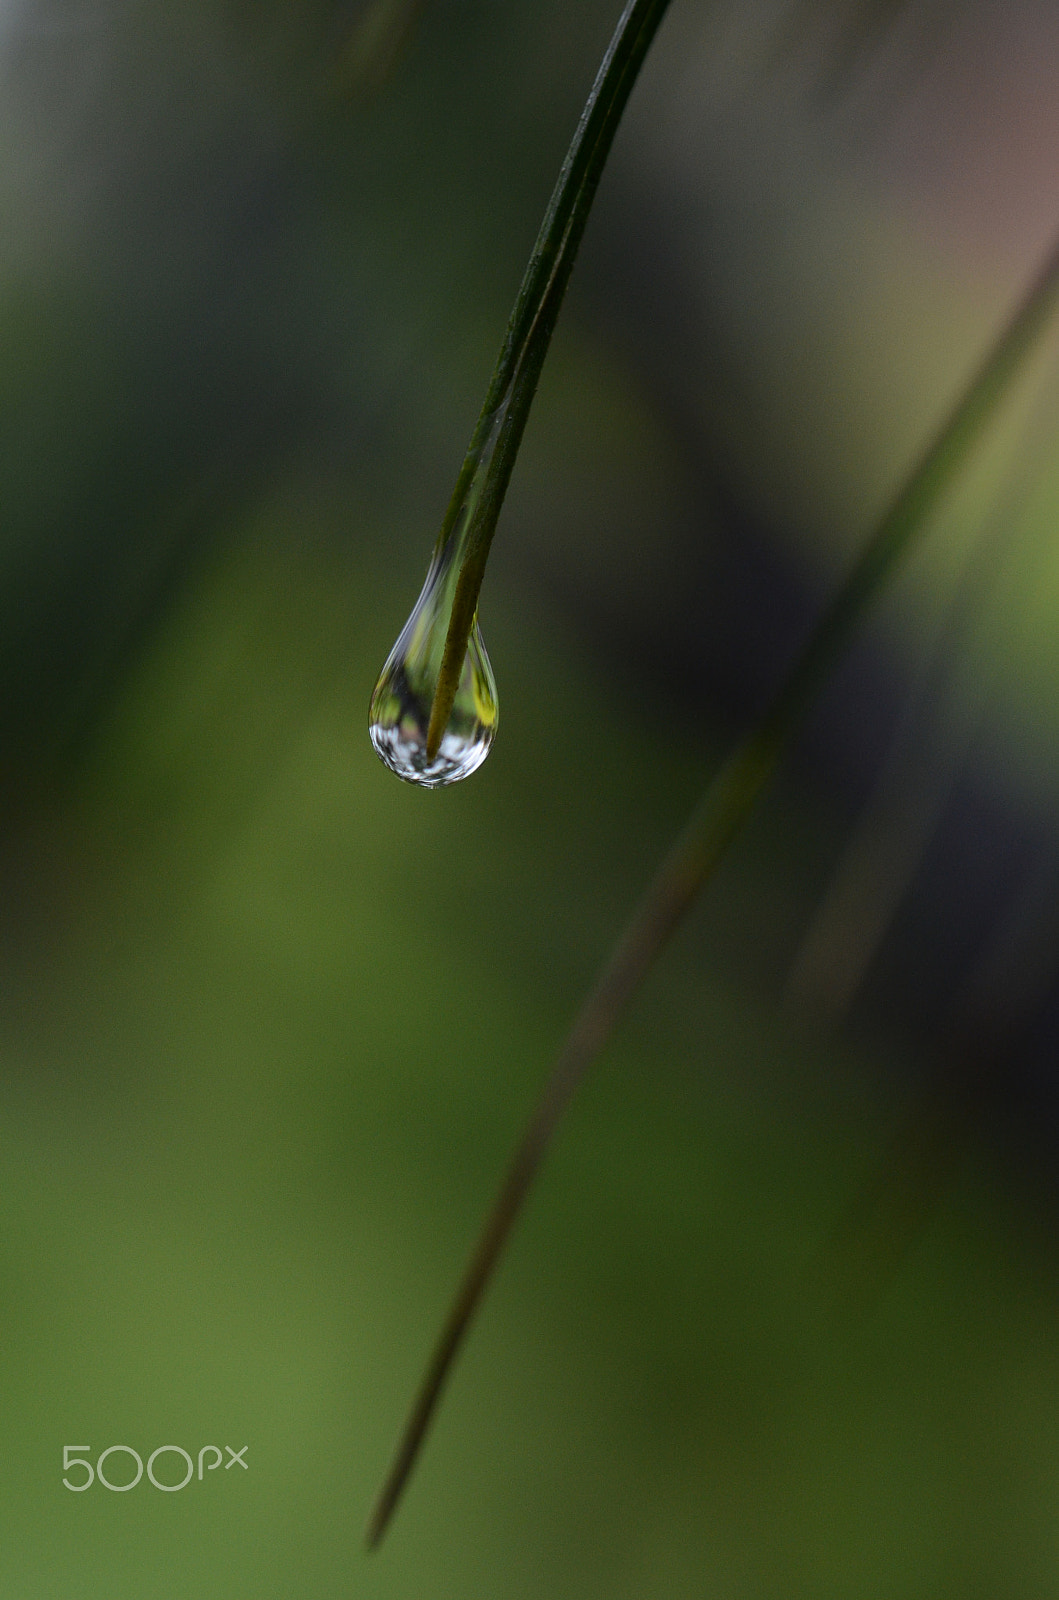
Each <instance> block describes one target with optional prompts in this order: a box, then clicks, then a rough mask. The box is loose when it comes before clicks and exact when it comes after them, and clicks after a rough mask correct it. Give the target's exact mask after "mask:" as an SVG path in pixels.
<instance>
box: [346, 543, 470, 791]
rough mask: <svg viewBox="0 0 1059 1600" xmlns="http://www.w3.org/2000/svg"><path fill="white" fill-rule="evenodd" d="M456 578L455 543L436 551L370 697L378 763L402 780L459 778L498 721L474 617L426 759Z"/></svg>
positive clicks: (429, 782)
mask: <svg viewBox="0 0 1059 1600" xmlns="http://www.w3.org/2000/svg"><path fill="white" fill-rule="evenodd" d="M457 576H458V562H457V561H456V551H455V541H450V542H449V545H448V547H447V548H446V549H444V550H442V551H441V552H440V553H437V554H435V556H434V559H433V560H432V562H431V564H430V571H429V572H428V573H427V580H426V583H425V584H424V585H423V592H422V594H421V595H420V596H419V599H418V600H417V601H416V605H415V609H414V610H413V612H412V615H411V616H410V617H409V619H408V621H407V622H406V623H405V625H404V627H403V628H402V630H401V634H400V637H399V638H398V640H397V643H396V644H395V645H394V647H393V649H392V650H391V651H390V654H389V655H388V656H387V658H386V664H385V666H384V667H383V669H382V672H381V673H380V674H379V681H378V683H377V684H376V685H375V690H374V693H373V694H372V697H371V709H370V712H369V718H368V720H369V732H370V734H371V742H372V744H373V745H374V746H375V750H376V753H377V755H378V757H379V759H380V761H382V762H384V763H385V765H386V766H388V767H389V768H390V771H391V772H395V773H396V774H397V776H398V777H399V778H403V779H404V780H405V782H406V783H418V784H421V785H422V786H423V787H424V788H427V789H440V788H442V787H443V786H444V785H445V784H447V783H458V782H459V781H460V779H461V778H466V777H467V776H468V775H469V774H470V773H472V772H474V770H475V768H476V767H480V766H481V764H482V762H483V761H484V760H485V758H486V756H487V755H488V754H489V746H490V745H491V744H492V742H493V736H494V734H495V733H496V723H497V698H496V682H495V680H494V678H493V669H492V667H491V666H490V665H489V657H488V656H487V655H486V653H485V645H484V644H483V642H482V636H481V633H480V632H479V631H478V619H477V618H475V622H474V626H473V628H472V629H471V637H470V641H469V643H468V646H467V654H466V656H465V657H464V661H463V671H462V672H461V674H460V682H459V687H458V689H457V691H456V698H455V700H454V702H453V707H452V714H451V715H450V717H449V720H448V722H447V724H446V726H445V731H444V733H443V734H442V737H441V743H440V745H439V747H438V749H437V751H436V752H435V753H434V755H433V756H431V755H430V754H429V753H428V750H427V730H428V728H429V726H430V711H431V707H432V705H433V703H434V692H435V690H436V689H437V683H438V674H439V672H440V670H441V660H442V656H443V654H444V651H445V639H446V635H447V633H448V626H449V617H450V615H451V612H452V600H453V595H454V592H455V586H456V578H457Z"/></svg>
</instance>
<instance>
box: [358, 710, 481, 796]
mask: <svg viewBox="0 0 1059 1600" xmlns="http://www.w3.org/2000/svg"><path fill="white" fill-rule="evenodd" d="M495 729H496V724H495V722H494V723H493V725H492V726H491V727H488V728H480V731H479V733H478V736H477V738H460V737H459V736H458V735H457V734H452V733H447V734H446V735H445V736H444V738H443V739H442V741H441V745H440V747H439V749H438V752H437V754H436V755H435V756H434V757H433V759H431V758H430V757H429V756H428V755H427V741H426V732H425V729H423V728H422V727H420V726H418V725H413V726H412V727H408V726H402V725H401V724H400V723H398V724H397V725H396V726H387V725H385V724H384V723H381V722H373V723H372V724H371V726H370V727H369V729H368V732H369V733H370V734H371V742H372V744H373V745H374V746H375V754H376V755H377V756H378V758H379V760H380V761H381V762H382V763H383V765H384V766H387V767H389V769H390V771H391V772H394V773H396V774H397V776H398V777H399V778H403V779H404V781H405V783H417V784H419V786H420V788H423V789H443V788H445V786H446V784H450V783H459V782H460V781H461V780H462V779H463V778H469V777H470V775H471V773H472V772H475V771H476V770H477V769H478V768H479V767H480V766H481V764H482V762H483V761H484V760H485V758H486V756H487V755H488V754H489V747H490V745H491V744H492V742H493V734H494V732H495Z"/></svg>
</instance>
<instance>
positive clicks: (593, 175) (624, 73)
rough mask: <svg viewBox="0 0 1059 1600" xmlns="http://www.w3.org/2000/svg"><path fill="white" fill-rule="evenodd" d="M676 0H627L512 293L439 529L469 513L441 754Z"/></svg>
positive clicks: (435, 709)
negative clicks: (615, 158)
mask: <svg viewBox="0 0 1059 1600" xmlns="http://www.w3.org/2000/svg"><path fill="white" fill-rule="evenodd" d="M668 4H669V0H628V4H627V5H626V7H625V10H624V11H623V12H622V15H621V19H620V21H619V22H618V26H617V28H616V29H615V30H614V37H613V38H612V39H611V41H610V45H609V47H608V49H607V53H606V55H605V56H604V58H603V62H602V65H601V66H600V69H599V72H598V73H597V75H596V81H595V83H594V84H593V85H592V92H591V94H590V95H589V97H588V100H587V102H586V104H585V109H584V111H583V112H582V114H581V120H580V122H579V123H578V125H577V132H576V133H575V134H574V137H573V141H572V142H571V145H570V148H569V150H568V151H567V155H566V160H565V161H564V162H563V166H562V170H561V172H560V173H559V178H558V181H557V182H556V185H555V188H554V190H553V191H552V197H551V200H550V201H549V203H548V209H547V211H546V212H545V214H544V221H543V222H542V223H541V228H540V232H539V233H538V235H537V242H536V244H535V245H534V247H533V253H532V255H531V256H530V259H529V264H528V266H527V267H526V271H525V274H524V276H523V279H522V285H521V287H520V289H519V292H518V298H517V299H516V301H515V306H514V310H513V311H512V313H511V319H510V321H509V322H508V326H507V333H506V334H505V336H504V343H503V345H502V346H501V350H500V354H499V356H498V358H497V362H496V366H495V367H494V369H493V376H492V379H491V380H490V384H489V391H488V393H487V394H486V397H485V403H484V405H483V406H482V411H481V415H480V416H479V418H478V422H477V425H476V427H475V430H474V433H473V435H472V437H471V443H470V446H469V448H468V451H467V455H466V457H465V458H464V462H463V466H462V467H461V469H460V474H459V477H458V478H457V480H456V487H455V489H454V490H453V493H452V499H451V500H450V501H449V507H448V510H447V512H446V514H445V520H444V522H443V523H442V526H441V533H440V534H439V535H438V548H439V549H440V548H441V546H443V545H444V544H445V543H447V541H448V540H449V539H450V538H451V537H452V536H453V535H454V534H455V532H456V530H457V527H458V526H459V524H460V523H461V522H465V523H466V533H465V537H464V555H463V560H462V563H461V567H460V573H459V577H458V579H457V582H456V594H455V598H454V601H453V607H452V613H451V617H450V621H449V627H448V633H447V635H446V638H445V650H444V654H443V657H442V662H441V669H440V672H439V674H438V682H437V687H436V689H435V691H434V701H433V704H432V706H431V710H430V726H429V728H428V730H427V754H428V756H429V757H430V758H431V759H432V758H433V757H434V755H436V754H437V750H438V747H439V746H440V744H441V739H442V735H443V734H444V732H445V728H446V726H447V725H448V720H449V717H450V716H451V714H452V706H453V701H454V700H455V698H456V691H457V689H458V687H459V682H460V674H461V672H462V671H463V660H464V656H465V655H466V653H467V641H468V639H469V638H470V634H471V628H472V626H473V624H474V614H475V612H476V610H477V608H478V595H479V592H480V590H481V587H482V578H483V576H484V573H485V565H486V561H487V560H488V558H489V547H490V545H491V544H492V540H493V534H494V532H495V530H496V524H497V519H498V518H499V516H500V508H501V506H502V505H503V502H504V495H505V494H506V492H507V486H508V481H509V479H510V477H511V471H512V468H513V467H514V465H515V457H516V456H517V455H518V451H519V446H520V444H521V443H522V434H523V431H524V429H525V426H526V419H527V418H528V416H529V411H530V406H531V405H532V403H533V396H534V394H535V392H536V389H537V380H538V378H539V377H540V373H541V368H542V366H543V365H544V358H545V356H546V355H547V353H548V346H549V344H550V343H551V337H552V334H553V332H554V330H555V323H556V319H557V318H558V315H559V308H560V306H561V305H562V302H563V296H564V294H565V293H566V286H567V284H568V282H569V280H570V273H571V271H572V269H573V265H574V259H575V257H576V255H577V247H578V245H579V244H580V243H581V236H582V234H583V233H584V230H585V223H586V222H587V221H588V214H589V211H590V210H591V208H592V201H593V198H594V197H595V192H596V187H597V185H598V183H599V179H600V175H601V174H602V171H603V168H604V165H605V164H606V160H607V156H608V155H609V153H610V147H611V144H612V143H613V140H614V135H615V133H616V132H617V128H618V123H619V122H620V121H621V115H622V112H623V111H624V109H625V103H626V101H627V100H628V98H629V94H630V92H631V90H632V86H633V84H634V83H635V82H636V79H637V76H638V75H639V71H640V68H641V66H642V65H643V60H644V57H645V56H646V54H647V51H648V48H649V47H650V44H651V40H652V39H653V38H654V36H655V33H656V31H657V29H658V25H659V23H660V22H661V20H662V17H663V15H664V14H665V11H666V8H667V6H668Z"/></svg>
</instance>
